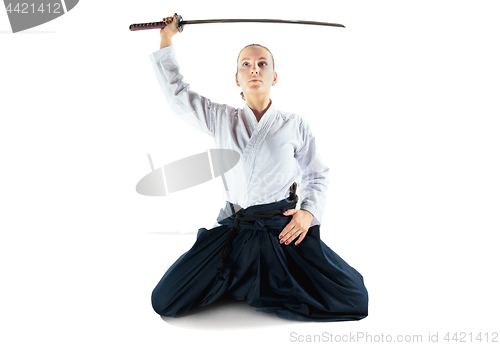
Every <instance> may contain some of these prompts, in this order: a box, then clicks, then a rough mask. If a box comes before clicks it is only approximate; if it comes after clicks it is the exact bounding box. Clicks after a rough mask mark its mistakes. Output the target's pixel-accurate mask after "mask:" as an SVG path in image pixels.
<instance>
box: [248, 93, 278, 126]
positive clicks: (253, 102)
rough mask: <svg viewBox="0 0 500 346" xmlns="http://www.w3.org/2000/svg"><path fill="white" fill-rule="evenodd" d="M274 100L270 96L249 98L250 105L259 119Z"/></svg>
mask: <svg viewBox="0 0 500 346" xmlns="http://www.w3.org/2000/svg"><path fill="white" fill-rule="evenodd" d="M272 102H273V101H272V100H271V99H270V98H269V97H265V98H260V99H250V100H247V105H248V107H249V108H250V109H251V110H252V112H253V114H254V115H255V118H257V121H259V120H260V119H261V118H262V116H263V115H264V114H265V113H266V112H267V110H268V109H269V107H271V103H272Z"/></svg>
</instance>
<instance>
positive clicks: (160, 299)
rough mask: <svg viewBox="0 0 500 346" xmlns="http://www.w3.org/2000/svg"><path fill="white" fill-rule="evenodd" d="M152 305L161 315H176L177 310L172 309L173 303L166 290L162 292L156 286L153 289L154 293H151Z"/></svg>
mask: <svg viewBox="0 0 500 346" xmlns="http://www.w3.org/2000/svg"><path fill="white" fill-rule="evenodd" d="M151 305H152V306H153V310H154V311H156V313H157V314H158V315H160V316H174V315H175V311H172V309H171V306H172V304H171V302H170V301H169V299H168V298H167V295H166V294H165V293H164V292H160V290H158V287H156V288H155V289H154V290H153V293H151Z"/></svg>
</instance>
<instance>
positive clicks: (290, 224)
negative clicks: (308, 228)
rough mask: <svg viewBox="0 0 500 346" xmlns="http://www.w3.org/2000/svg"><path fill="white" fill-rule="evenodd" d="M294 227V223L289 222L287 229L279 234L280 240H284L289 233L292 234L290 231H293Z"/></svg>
mask: <svg viewBox="0 0 500 346" xmlns="http://www.w3.org/2000/svg"><path fill="white" fill-rule="evenodd" d="M292 227H293V223H292V222H289V223H288V225H286V226H285V228H283V230H282V231H281V233H280V234H279V236H278V238H279V239H282V238H283V237H284V236H286V235H287V234H288V232H290V230H291V229H292Z"/></svg>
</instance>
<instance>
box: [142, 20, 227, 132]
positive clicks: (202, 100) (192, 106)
mask: <svg viewBox="0 0 500 346" xmlns="http://www.w3.org/2000/svg"><path fill="white" fill-rule="evenodd" d="M176 20H177V15H174V16H173V17H168V18H165V19H164V21H165V22H166V23H167V26H165V28H163V29H161V30H160V36H161V42H160V50H158V51H156V52H154V53H153V54H151V55H150V59H151V63H152V65H153V69H154V71H155V74H156V77H157V79H158V82H159V83H160V88H161V90H162V93H163V95H164V96H165V98H166V100H167V102H168V104H169V105H170V107H171V108H172V110H173V111H174V112H175V113H176V114H177V115H179V116H180V117H181V118H182V119H184V120H185V121H187V122H188V123H190V124H191V125H193V126H195V127H196V128H198V129H199V130H201V131H202V132H204V133H206V134H208V135H210V136H212V137H213V136H214V129H215V118H216V110H217V109H218V106H219V105H218V104H214V103H212V102H211V101H210V100H209V99H207V98H206V97H203V96H200V95H198V94H197V93H196V92H194V91H191V90H190V87H189V84H187V83H185V82H184V80H183V76H182V75H181V74H180V67H179V63H178V62H177V58H176V56H175V51H174V47H173V45H172V38H173V36H174V35H175V34H176V33H177V32H178V30H177V27H176Z"/></svg>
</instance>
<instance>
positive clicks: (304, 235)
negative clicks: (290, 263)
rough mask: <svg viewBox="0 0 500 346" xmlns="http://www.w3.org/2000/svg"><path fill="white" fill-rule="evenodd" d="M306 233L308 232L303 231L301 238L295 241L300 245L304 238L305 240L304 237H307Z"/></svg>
mask: <svg viewBox="0 0 500 346" xmlns="http://www.w3.org/2000/svg"><path fill="white" fill-rule="evenodd" d="M306 234H307V232H304V233H302V234H301V235H300V237H299V240H297V241H296V242H295V245H299V244H300V243H301V242H302V240H304V238H305V237H306Z"/></svg>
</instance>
